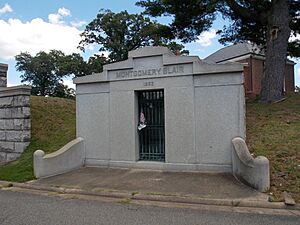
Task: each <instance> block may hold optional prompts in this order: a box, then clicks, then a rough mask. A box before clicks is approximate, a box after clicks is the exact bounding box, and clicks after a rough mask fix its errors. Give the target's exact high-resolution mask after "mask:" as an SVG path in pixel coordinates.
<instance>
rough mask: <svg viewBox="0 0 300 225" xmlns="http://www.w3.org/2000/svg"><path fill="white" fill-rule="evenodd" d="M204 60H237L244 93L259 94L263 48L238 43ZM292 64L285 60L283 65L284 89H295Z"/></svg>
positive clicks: (248, 94) (222, 61)
mask: <svg viewBox="0 0 300 225" xmlns="http://www.w3.org/2000/svg"><path fill="white" fill-rule="evenodd" d="M205 60H206V61H210V62H215V63H226V62H239V63H243V64H244V65H245V66H244V79H245V84H244V87H245V94H246V96H247V97H255V96H256V95H259V94H260V90H261V80H262V77H263V73H264V63H265V56H264V52H263V50H260V49H259V48H258V47H257V46H255V45H253V44H250V43H238V44H235V45H231V46H228V47H225V48H222V49H220V50H218V51H216V52H215V53H213V54H211V55H209V56H208V57H207V58H205ZM294 65H295V63H294V62H293V61H291V60H287V63H286V66H285V82H284V87H283V88H284V90H285V91H287V92H291V91H294V90H295V81H294Z"/></svg>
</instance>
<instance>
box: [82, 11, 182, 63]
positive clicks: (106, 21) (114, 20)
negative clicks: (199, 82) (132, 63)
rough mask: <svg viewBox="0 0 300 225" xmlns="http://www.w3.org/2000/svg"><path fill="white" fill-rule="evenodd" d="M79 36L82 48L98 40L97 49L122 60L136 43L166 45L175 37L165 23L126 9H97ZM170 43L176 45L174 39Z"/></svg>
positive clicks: (180, 47)
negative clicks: (117, 10)
mask: <svg viewBox="0 0 300 225" xmlns="http://www.w3.org/2000/svg"><path fill="white" fill-rule="evenodd" d="M81 37H82V40H81V41H80V43H79V48H80V49H81V50H83V51H84V50H85V46H87V45H89V44H99V45H100V48H99V51H108V52H109V56H108V58H109V59H110V60H111V61H121V60H125V59H127V57H128V52H129V51H131V50H134V49H137V48H139V47H143V46H157V45H165V46H168V43H169V41H170V40H172V39H174V35H173V34H172V32H171V30H170V28H169V27H168V26H166V25H162V24H160V23H157V22H155V21H151V20H150V18H148V17H144V16H143V15H140V14H129V13H128V12H127V11H122V12H120V13H113V12H111V11H110V10H100V11H99V13H98V14H97V17H96V18H95V19H94V20H93V21H92V22H90V23H89V24H88V25H87V26H86V28H85V30H84V32H83V33H82V34H81ZM171 45H172V46H173V47H175V44H174V42H173V43H172V44H171ZM177 48H178V49H179V50H182V48H183V45H181V46H180V45H179V44H178V45H177ZM185 53H186V52H185ZM92 60H93V59H92Z"/></svg>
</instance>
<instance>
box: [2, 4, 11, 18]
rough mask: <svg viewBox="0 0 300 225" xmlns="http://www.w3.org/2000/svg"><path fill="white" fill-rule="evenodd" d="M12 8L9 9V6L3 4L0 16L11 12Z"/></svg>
mask: <svg viewBox="0 0 300 225" xmlns="http://www.w3.org/2000/svg"><path fill="white" fill-rule="evenodd" d="M12 11H13V10H12V8H11V7H10V5H9V4H7V3H6V4H5V5H4V6H3V7H2V8H0V15H1V14H4V13H8V12H12Z"/></svg>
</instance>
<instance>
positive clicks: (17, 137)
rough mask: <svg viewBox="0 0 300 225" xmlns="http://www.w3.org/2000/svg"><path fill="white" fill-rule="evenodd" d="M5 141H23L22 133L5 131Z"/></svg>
mask: <svg viewBox="0 0 300 225" xmlns="http://www.w3.org/2000/svg"><path fill="white" fill-rule="evenodd" d="M5 134H6V140H7V141H23V131H15V130H12V131H6V132H5Z"/></svg>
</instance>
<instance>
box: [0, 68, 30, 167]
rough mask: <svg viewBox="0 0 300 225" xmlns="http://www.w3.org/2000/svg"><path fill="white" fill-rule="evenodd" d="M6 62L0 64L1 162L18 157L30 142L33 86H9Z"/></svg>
mask: <svg viewBox="0 0 300 225" xmlns="http://www.w3.org/2000/svg"><path fill="white" fill-rule="evenodd" d="M7 69H8V66H7V65H6V64H0V163H5V162H9V161H11V160H14V159H16V158H18V157H19V156H20V155H21V153H22V152H23V151H24V150H25V148H26V147H27V146H28V144H29V143H30V131H31V123H30V92H31V87H28V86H15V87H7Z"/></svg>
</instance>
